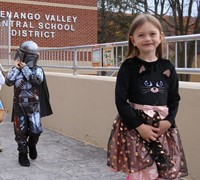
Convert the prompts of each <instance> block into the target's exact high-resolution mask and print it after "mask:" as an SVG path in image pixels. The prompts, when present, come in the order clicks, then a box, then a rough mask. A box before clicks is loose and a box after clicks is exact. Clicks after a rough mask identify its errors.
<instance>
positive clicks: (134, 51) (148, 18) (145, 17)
mask: <svg viewBox="0 0 200 180" xmlns="http://www.w3.org/2000/svg"><path fill="white" fill-rule="evenodd" d="M145 22H150V23H152V24H153V25H154V26H155V27H157V28H158V30H159V31H160V35H161V36H163V28H162V26H161V24H160V22H159V21H158V19H156V18H155V17H154V16H152V15H149V14H140V15H138V16H137V17H136V18H135V19H134V20H133V22H132V24H131V26H130V31H129V36H128V39H129V40H128V53H127V57H128V58H129V57H134V56H138V55H139V53H140V52H139V49H138V48H137V47H135V46H134V45H133V43H132V41H131V38H130V36H133V34H134V32H135V30H136V29H137V28H138V27H140V26H141V25H143V24H144V23H145ZM162 46H163V42H162V41H161V43H160V44H159V46H158V47H157V49H156V56H157V57H158V58H162Z"/></svg>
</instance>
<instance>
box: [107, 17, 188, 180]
mask: <svg viewBox="0 0 200 180" xmlns="http://www.w3.org/2000/svg"><path fill="white" fill-rule="evenodd" d="M163 39H164V36H163V33H162V27H161V24H160V22H159V21H158V20H157V19H156V18H155V17H153V16H152V15H148V14H140V15H138V16H137V17H136V18H135V19H134V20H133V22H132V24H131V27H130V32H129V42H128V44H129V46H128V54H127V59H126V60H124V62H123V63H122V65H121V67H120V69H119V72H118V75H117V81H116V88H115V102H116V107H117V110H118V116H117V117H116V119H115V121H114V123H113V127H112V130H111V134H110V138H109V141H108V154H107V165H108V166H109V167H110V168H112V169H114V170H115V171H122V172H124V173H126V174H127V178H126V180H158V179H176V180H177V179H179V178H180V177H184V176H187V175H188V171H187V164H186V160H185V155H184V151H183V147H182V143H181V139H180V135H179V131H178V129H177V126H176V123H175V117H176V114H177V111H178V106H179V101H180V96H179V85H178V77H177V74H176V71H175V68H174V65H173V64H172V63H171V62H170V61H169V60H167V59H163V57H162V41H163Z"/></svg>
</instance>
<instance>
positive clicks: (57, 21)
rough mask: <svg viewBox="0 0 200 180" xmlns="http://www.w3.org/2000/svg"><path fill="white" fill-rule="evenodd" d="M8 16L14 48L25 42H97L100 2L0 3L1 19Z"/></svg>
mask: <svg viewBox="0 0 200 180" xmlns="http://www.w3.org/2000/svg"><path fill="white" fill-rule="evenodd" d="M7 15H10V17H11V45H12V47H16V46H19V44H21V43H22V42H24V41H26V40H33V41H35V42H37V44H38V45H39V47H66V46H77V45H87V44H95V43H97V0H87V1H83V0H28V1H27V0H9V1H8V0H0V18H3V17H5V16H7ZM1 26H2V24H1Z"/></svg>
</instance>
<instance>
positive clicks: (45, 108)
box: [38, 70, 53, 118]
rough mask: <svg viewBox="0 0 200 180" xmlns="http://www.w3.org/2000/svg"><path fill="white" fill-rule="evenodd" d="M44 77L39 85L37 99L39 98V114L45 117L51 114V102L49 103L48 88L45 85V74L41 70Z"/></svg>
mask: <svg viewBox="0 0 200 180" xmlns="http://www.w3.org/2000/svg"><path fill="white" fill-rule="evenodd" d="M43 74H44V79H43V82H42V83H41V84H40V86H39V91H38V95H39V99H40V116H41V118H42V117H45V116H49V115H51V114H53V111H52V108H51V104H50V97H49V90H48V86H47V81H46V76H45V73H44V70H43Z"/></svg>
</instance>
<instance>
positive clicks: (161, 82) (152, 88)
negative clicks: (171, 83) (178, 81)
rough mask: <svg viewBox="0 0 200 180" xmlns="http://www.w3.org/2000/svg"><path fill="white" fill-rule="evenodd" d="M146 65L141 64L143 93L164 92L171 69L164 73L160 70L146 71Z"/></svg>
mask: <svg viewBox="0 0 200 180" xmlns="http://www.w3.org/2000/svg"><path fill="white" fill-rule="evenodd" d="M145 71H146V69H145V67H144V66H141V68H140V71H139V73H140V74H141V81H140V82H141V87H140V88H141V93H142V94H144V95H146V94H149V93H151V94H156V93H161V94H164V93H165V90H166V84H167V83H166V79H167V77H169V76H170V70H169V69H167V70H165V71H164V72H163V73H161V72H159V71H153V72H150V73H148V72H145Z"/></svg>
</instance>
